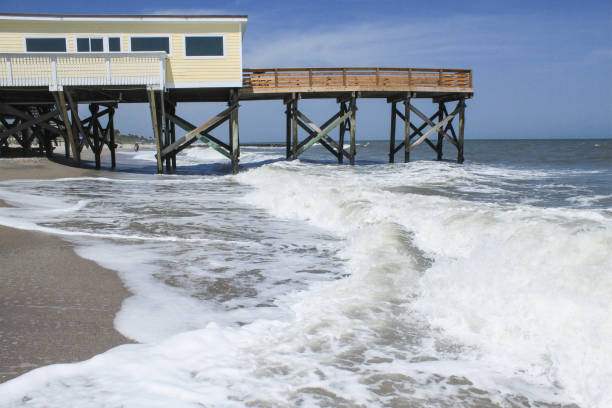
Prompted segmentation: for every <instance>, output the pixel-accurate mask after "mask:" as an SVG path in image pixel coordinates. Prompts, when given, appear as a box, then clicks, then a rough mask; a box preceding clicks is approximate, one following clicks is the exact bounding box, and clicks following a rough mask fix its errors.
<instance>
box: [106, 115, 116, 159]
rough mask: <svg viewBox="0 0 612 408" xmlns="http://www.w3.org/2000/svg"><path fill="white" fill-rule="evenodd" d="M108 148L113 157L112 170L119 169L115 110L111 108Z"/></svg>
mask: <svg viewBox="0 0 612 408" xmlns="http://www.w3.org/2000/svg"><path fill="white" fill-rule="evenodd" d="M108 132H110V134H109V135H108V136H109V137H108V148H109V149H110V155H111V169H114V168H115V167H117V159H116V157H115V149H116V148H117V144H116V143H115V109H114V108H111V110H110V111H109V112H108Z"/></svg>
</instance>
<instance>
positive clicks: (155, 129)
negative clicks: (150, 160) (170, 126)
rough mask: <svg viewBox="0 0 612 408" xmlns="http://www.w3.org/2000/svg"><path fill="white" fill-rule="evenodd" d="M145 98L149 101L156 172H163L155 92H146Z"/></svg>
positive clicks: (149, 90)
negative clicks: (155, 153)
mask: <svg viewBox="0 0 612 408" xmlns="http://www.w3.org/2000/svg"><path fill="white" fill-rule="evenodd" d="M147 97H148V99H149V108H150V109H151V123H152V125H153V137H154V138H155V146H156V148H157V172H158V173H160V174H161V173H163V172H164V163H163V161H162V154H161V152H162V140H161V135H160V134H159V127H158V124H157V122H158V120H157V119H158V118H157V109H156V108H155V91H154V90H153V89H150V88H149V89H148V90H147Z"/></svg>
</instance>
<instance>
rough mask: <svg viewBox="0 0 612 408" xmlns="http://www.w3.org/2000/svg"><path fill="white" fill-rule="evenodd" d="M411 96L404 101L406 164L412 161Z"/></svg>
mask: <svg viewBox="0 0 612 408" xmlns="http://www.w3.org/2000/svg"><path fill="white" fill-rule="evenodd" d="M410 128H411V124H410V96H408V97H407V98H406V100H405V101H404V163H408V162H409V161H410V131H411V129H410Z"/></svg>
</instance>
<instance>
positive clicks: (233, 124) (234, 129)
mask: <svg viewBox="0 0 612 408" xmlns="http://www.w3.org/2000/svg"><path fill="white" fill-rule="evenodd" d="M237 103H238V94H237V92H236V91H235V90H233V89H232V91H231V93H230V101H229V103H228V106H234V105H235V104H237ZM229 128H230V135H229V136H230V148H231V157H232V173H233V174H238V162H239V160H240V157H239V156H240V135H239V129H238V108H236V109H234V110H233V111H232V112H231V113H230V118H229Z"/></svg>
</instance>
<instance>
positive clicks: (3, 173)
mask: <svg viewBox="0 0 612 408" xmlns="http://www.w3.org/2000/svg"><path fill="white" fill-rule="evenodd" d="M102 174H103V172H102V173H101V172H99V171H94V170H90V169H82V168H75V167H69V166H66V165H63V164H59V163H55V162H52V161H49V160H48V159H46V158H37V157H35V158H12V159H2V160H0V180H8V179H18V178H38V179H41V178H44V179H48V178H60V177H82V176H95V175H97V176H101V175H102ZM6 205H7V204H6V203H3V202H0V206H6ZM0 280H1V284H0V302H1V309H0V382H5V381H7V380H9V379H11V378H14V377H17V376H19V375H21V374H23V373H25V372H27V371H30V370H32V369H34V368H36V367H40V366H44V365H49V364H54V363H67V362H75V361H81V360H85V359H88V358H90V357H93V356H94V355H96V354H99V353H102V352H104V351H105V350H108V349H109V348H112V347H114V346H117V345H119V344H123V343H127V342H130V340H129V339H127V338H125V337H124V336H122V335H121V334H120V333H118V332H117V331H116V330H115V329H114V327H113V320H114V317H115V314H116V313H117V311H118V310H119V308H120V307H121V303H122V301H123V299H125V298H126V297H127V296H129V295H130V293H129V292H128V290H127V289H125V287H124V286H123V284H122V282H121V280H120V279H119V278H118V277H117V275H116V274H115V272H114V271H111V270H108V269H105V268H102V267H100V266H99V265H98V264H96V263H95V262H92V261H89V260H85V259H82V258H80V257H79V256H77V255H76V253H75V251H74V249H73V246H72V244H71V243H68V242H65V241H64V240H62V239H60V238H58V237H55V236H52V235H48V234H44V233H39V232H33V231H22V230H17V229H13V228H7V227H3V226H0Z"/></svg>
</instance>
